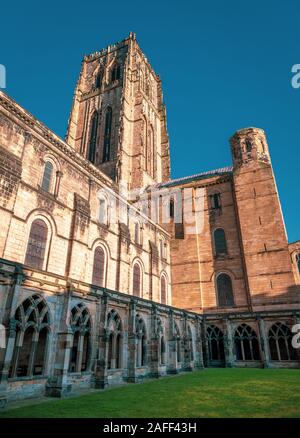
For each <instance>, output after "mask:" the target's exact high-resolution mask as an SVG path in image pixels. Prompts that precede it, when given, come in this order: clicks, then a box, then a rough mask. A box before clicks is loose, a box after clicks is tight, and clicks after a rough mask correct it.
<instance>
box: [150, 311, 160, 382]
mask: <svg viewBox="0 0 300 438" xmlns="http://www.w3.org/2000/svg"><path fill="white" fill-rule="evenodd" d="M150 336H151V339H150V376H151V377H159V376H160V363H159V361H160V358H159V348H160V345H159V343H160V334H159V333H158V327H157V308H156V305H155V304H153V306H152V313H151V334H150Z"/></svg>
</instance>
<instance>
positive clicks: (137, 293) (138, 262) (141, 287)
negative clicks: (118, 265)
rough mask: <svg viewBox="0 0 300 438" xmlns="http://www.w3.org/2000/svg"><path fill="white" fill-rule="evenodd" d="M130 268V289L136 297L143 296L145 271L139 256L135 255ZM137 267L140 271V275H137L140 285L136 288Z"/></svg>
mask: <svg viewBox="0 0 300 438" xmlns="http://www.w3.org/2000/svg"><path fill="white" fill-rule="evenodd" d="M131 266H132V268H131V272H132V273H131V277H132V281H131V290H132V294H133V295H135V296H138V297H141V298H142V297H143V294H144V283H145V281H144V277H145V276H144V272H145V268H144V264H143V262H142V260H141V259H140V258H139V257H135V258H134V259H133V261H132V265H131ZM136 266H138V267H139V272H140V277H139V281H140V285H139V288H138V283H137V282H138V271H137V267H136Z"/></svg>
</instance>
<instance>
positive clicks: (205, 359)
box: [201, 317, 210, 367]
mask: <svg viewBox="0 0 300 438" xmlns="http://www.w3.org/2000/svg"><path fill="white" fill-rule="evenodd" d="M201 338H202V358H203V366H204V367H209V365H210V364H209V348H208V341H207V336H206V322H205V317H204V318H203V320H202V324H201Z"/></svg>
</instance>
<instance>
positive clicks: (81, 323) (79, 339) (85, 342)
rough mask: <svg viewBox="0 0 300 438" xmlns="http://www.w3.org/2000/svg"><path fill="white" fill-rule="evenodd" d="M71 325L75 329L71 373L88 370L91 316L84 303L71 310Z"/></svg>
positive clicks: (71, 353) (71, 354) (70, 365)
mask: <svg viewBox="0 0 300 438" xmlns="http://www.w3.org/2000/svg"><path fill="white" fill-rule="evenodd" d="M70 326H71V329H72V331H73V342H72V348H71V352H70V364H69V372H70V373H74V372H76V373H80V372H82V371H87V369H88V367H89V361H90V348H91V347H90V337H91V317H90V314H89V311H88V309H87V308H86V306H85V305H84V304H82V303H79V304H77V305H76V306H74V307H73V309H72V310H71V317H70Z"/></svg>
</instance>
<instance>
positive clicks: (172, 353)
mask: <svg viewBox="0 0 300 438" xmlns="http://www.w3.org/2000/svg"><path fill="white" fill-rule="evenodd" d="M168 331H169V333H168V344H169V358H168V363H167V373H168V374H177V373H178V368H177V341H176V333H175V326H174V312H173V310H172V309H170V311H169V330H168Z"/></svg>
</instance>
